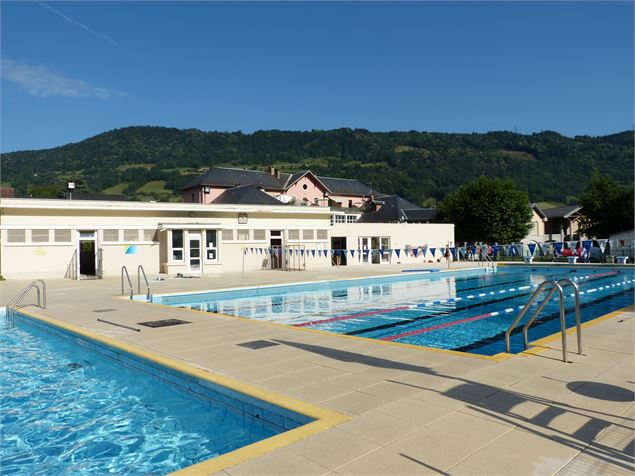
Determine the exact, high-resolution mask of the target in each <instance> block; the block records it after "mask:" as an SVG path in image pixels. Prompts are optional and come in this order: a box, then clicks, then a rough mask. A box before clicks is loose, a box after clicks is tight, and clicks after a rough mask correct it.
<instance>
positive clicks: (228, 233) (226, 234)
mask: <svg viewBox="0 0 635 476" xmlns="http://www.w3.org/2000/svg"><path fill="white" fill-rule="evenodd" d="M233 239H234V230H223V241H233Z"/></svg>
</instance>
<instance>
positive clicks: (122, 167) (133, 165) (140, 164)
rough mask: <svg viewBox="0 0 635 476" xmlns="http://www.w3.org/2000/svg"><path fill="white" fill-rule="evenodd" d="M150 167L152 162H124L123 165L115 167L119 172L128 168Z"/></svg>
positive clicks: (148, 168) (147, 168) (152, 165)
mask: <svg viewBox="0 0 635 476" xmlns="http://www.w3.org/2000/svg"><path fill="white" fill-rule="evenodd" d="M152 167H154V164H146V163H143V164H142V163H136V164H124V165H120V166H119V167H117V170H118V171H119V172H123V171H124V170H128V169H146V170H150V169H151V168H152Z"/></svg>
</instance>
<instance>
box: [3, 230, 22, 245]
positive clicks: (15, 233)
mask: <svg viewBox="0 0 635 476" xmlns="http://www.w3.org/2000/svg"><path fill="white" fill-rule="evenodd" d="M25 241H26V230H7V242H8V243H24V242H25Z"/></svg>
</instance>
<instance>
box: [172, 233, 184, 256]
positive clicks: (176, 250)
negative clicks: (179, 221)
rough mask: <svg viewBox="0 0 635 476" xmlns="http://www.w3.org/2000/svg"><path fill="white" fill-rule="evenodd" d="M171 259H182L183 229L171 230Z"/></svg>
mask: <svg viewBox="0 0 635 476" xmlns="http://www.w3.org/2000/svg"><path fill="white" fill-rule="evenodd" d="M172 261H183V230H172Z"/></svg>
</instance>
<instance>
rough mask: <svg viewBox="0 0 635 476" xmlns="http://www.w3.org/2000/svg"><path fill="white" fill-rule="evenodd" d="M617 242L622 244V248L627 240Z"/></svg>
mask: <svg viewBox="0 0 635 476" xmlns="http://www.w3.org/2000/svg"><path fill="white" fill-rule="evenodd" d="M617 241H618V243H619V244H620V248H622V247H624V244H625V243H626V241H625V240H617Z"/></svg>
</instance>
